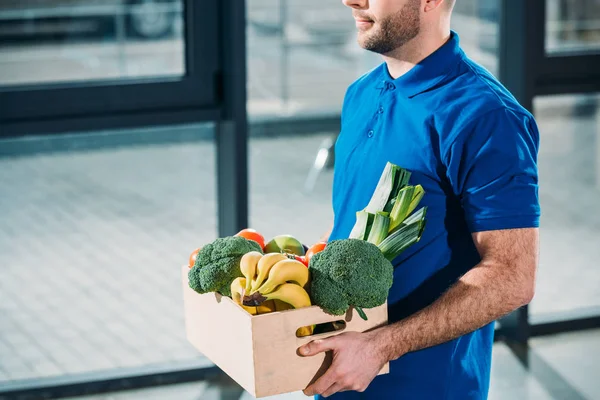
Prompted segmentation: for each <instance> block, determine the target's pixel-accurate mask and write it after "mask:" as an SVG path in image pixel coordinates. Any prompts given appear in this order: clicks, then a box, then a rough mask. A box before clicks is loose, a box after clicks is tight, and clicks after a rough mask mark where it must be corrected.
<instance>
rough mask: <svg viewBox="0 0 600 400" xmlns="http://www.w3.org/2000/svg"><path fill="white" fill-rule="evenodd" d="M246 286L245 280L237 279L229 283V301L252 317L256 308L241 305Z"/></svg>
mask: <svg viewBox="0 0 600 400" xmlns="http://www.w3.org/2000/svg"><path fill="white" fill-rule="evenodd" d="M245 286H246V278H237V279H235V280H234V281H233V282H231V299H232V300H233V301H234V302H235V303H236V304H239V305H240V306H241V307H242V308H243V309H244V310H246V311H247V312H248V313H250V314H252V315H256V314H257V313H258V310H257V308H256V307H249V306H245V305H243V304H242V293H243V291H244V287H245Z"/></svg>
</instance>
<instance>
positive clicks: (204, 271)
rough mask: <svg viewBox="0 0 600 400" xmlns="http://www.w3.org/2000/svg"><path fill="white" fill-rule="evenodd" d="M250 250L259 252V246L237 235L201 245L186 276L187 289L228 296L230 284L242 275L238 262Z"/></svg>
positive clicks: (229, 294) (260, 250)
mask: <svg viewBox="0 0 600 400" xmlns="http://www.w3.org/2000/svg"><path fill="white" fill-rule="evenodd" d="M251 251H258V252H260V253H262V249H261V248H260V245H259V244H258V243H256V242H255V241H253V240H248V239H245V238H243V237H239V236H228V237H224V238H219V239H217V240H215V241H214V242H212V243H210V244H208V245H206V246H204V247H203V248H202V249H201V250H200V252H199V253H198V257H197V258H196V262H195V263H194V267H193V268H192V269H191V270H190V272H189V273H188V278H189V285H190V287H191V288H192V289H194V290H195V291H196V292H198V293H200V294H203V293H208V292H219V293H221V294H222V295H224V296H231V282H233V281H234V279H235V278H238V277H241V276H243V275H242V272H241V271H240V260H241V259H242V256H243V255H244V254H246V253H249V252H251Z"/></svg>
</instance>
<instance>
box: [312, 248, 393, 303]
mask: <svg viewBox="0 0 600 400" xmlns="http://www.w3.org/2000/svg"><path fill="white" fill-rule="evenodd" d="M309 271H310V272H311V279H312V281H311V294H312V299H313V301H314V302H315V304H317V305H319V306H320V307H321V308H323V309H324V310H325V311H327V312H329V313H330V314H333V315H343V314H344V313H345V312H346V311H347V310H348V308H350V306H354V307H355V308H356V309H357V310H360V309H362V308H372V307H377V306H380V305H382V304H384V303H385V301H386V299H387V296H388V292H389V290H390V288H391V286H392V280H393V273H394V267H393V266H392V264H391V262H390V261H389V260H387V259H386V258H385V257H384V256H383V253H382V252H381V251H380V250H379V248H378V247H377V246H375V245H374V244H372V243H369V242H367V241H364V240H359V239H344V240H334V241H332V242H331V243H329V244H328V245H327V247H326V248H325V250H323V251H322V252H320V253H318V254H315V255H314V256H313V258H312V260H311V262H310V266H309ZM361 312H362V311H359V313H361Z"/></svg>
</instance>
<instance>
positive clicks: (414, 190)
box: [349, 163, 427, 261]
mask: <svg viewBox="0 0 600 400" xmlns="http://www.w3.org/2000/svg"><path fill="white" fill-rule="evenodd" d="M410 176H411V174H410V172H408V171H406V170H404V169H402V168H400V167H398V166H397V165H394V164H391V163H388V164H387V165H386V167H385V169H384V171H383V173H382V176H381V178H380V180H379V183H378V185H377V188H376V189H375V192H374V193H373V196H372V197H371V201H370V202H369V204H368V205H367V207H366V208H365V209H364V210H361V211H359V212H357V213H356V223H355V224H354V228H353V229H352V232H350V236H349V237H350V238H351V239H362V240H366V241H368V242H370V243H372V244H375V245H377V246H379V248H380V250H381V251H382V252H383V253H384V255H385V257H386V258H387V259H388V260H390V261H392V260H394V259H395V258H396V257H398V256H399V255H400V254H401V253H402V252H403V251H404V250H406V249H407V248H408V247H409V246H411V245H413V244H415V243H416V242H418V241H419V240H420V239H421V236H422V235H423V230H424V229H425V215H426V213H427V208H426V207H423V208H421V209H420V210H418V211H417V212H415V213H414V214H412V215H411V213H413V211H414V210H415V209H416V208H417V206H418V204H419V202H420V201H421V199H422V198H423V195H424V194H425V191H424V190H423V187H422V186H421V185H417V186H409V185H408V181H409V179H410ZM383 199H385V202H384V201H383Z"/></svg>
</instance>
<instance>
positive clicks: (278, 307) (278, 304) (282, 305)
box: [273, 300, 294, 311]
mask: <svg viewBox="0 0 600 400" xmlns="http://www.w3.org/2000/svg"><path fill="white" fill-rule="evenodd" d="M273 302H274V303H275V311H285V310H291V309H293V308H294V307H292V306H291V305H289V304H288V303H286V302H284V301H281V300H273Z"/></svg>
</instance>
